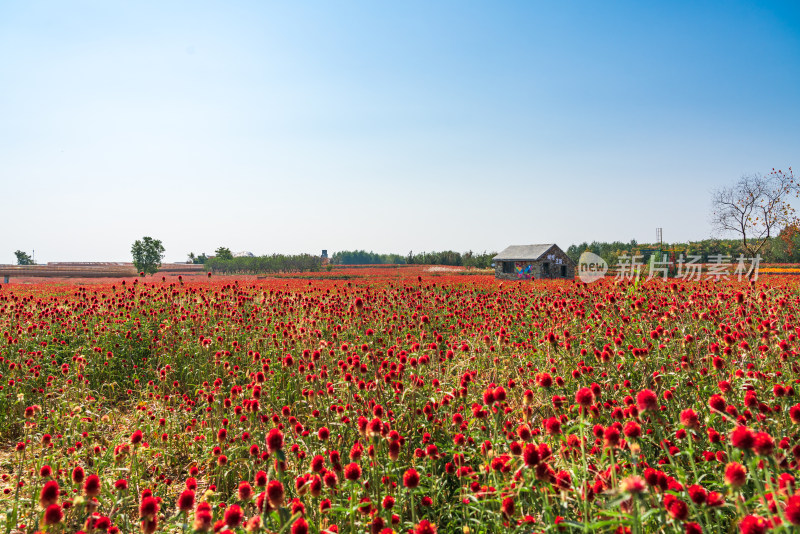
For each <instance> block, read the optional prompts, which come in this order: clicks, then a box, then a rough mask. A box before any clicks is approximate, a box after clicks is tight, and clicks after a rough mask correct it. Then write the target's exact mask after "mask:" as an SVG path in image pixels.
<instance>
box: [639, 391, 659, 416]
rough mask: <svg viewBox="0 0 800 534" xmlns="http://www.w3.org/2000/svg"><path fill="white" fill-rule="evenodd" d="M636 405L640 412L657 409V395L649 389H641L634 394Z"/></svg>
mask: <svg viewBox="0 0 800 534" xmlns="http://www.w3.org/2000/svg"><path fill="white" fill-rule="evenodd" d="M636 406H637V407H638V408H639V410H640V411H642V412H647V411H652V410H657V409H658V395H656V394H655V392H654V391H652V390H650V389H643V390H642V391H640V392H639V394H638V395H636Z"/></svg>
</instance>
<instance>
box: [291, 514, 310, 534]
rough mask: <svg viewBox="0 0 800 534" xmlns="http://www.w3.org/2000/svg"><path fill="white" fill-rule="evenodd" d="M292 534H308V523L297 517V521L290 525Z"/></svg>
mask: <svg viewBox="0 0 800 534" xmlns="http://www.w3.org/2000/svg"><path fill="white" fill-rule="evenodd" d="M291 532H292V534H308V523H307V522H306V520H305V519H303V518H302V517H298V518H297V520H296V521H295V522H294V523H292V530H291Z"/></svg>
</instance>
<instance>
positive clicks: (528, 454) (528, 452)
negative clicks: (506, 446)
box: [522, 443, 540, 467]
mask: <svg viewBox="0 0 800 534" xmlns="http://www.w3.org/2000/svg"><path fill="white" fill-rule="evenodd" d="M522 458H523V459H524V460H525V465H527V466H528V467H534V466H536V464H538V463H539V459H540V458H539V449H538V448H537V447H536V445H534V444H533V443H528V444H527V445H526V446H525V450H524V451H523V453H522Z"/></svg>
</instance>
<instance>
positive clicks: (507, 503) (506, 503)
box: [500, 497, 514, 517]
mask: <svg viewBox="0 0 800 534" xmlns="http://www.w3.org/2000/svg"><path fill="white" fill-rule="evenodd" d="M500 510H501V511H502V512H503V515H505V516H506V517H511V516H513V515H514V499H513V498H511V497H506V498H505V499H503V503H502V504H501V505H500Z"/></svg>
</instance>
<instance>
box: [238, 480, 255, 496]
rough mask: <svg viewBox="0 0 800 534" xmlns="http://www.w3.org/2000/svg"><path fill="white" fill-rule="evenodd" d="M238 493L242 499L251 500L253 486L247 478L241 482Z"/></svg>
mask: <svg viewBox="0 0 800 534" xmlns="http://www.w3.org/2000/svg"><path fill="white" fill-rule="evenodd" d="M237 493H238V497H239V500H240V501H249V500H250V498H251V497H252V496H253V487H252V486H251V485H250V483H249V482H247V481H246V480H242V481H241V482H239V489H238V491H237Z"/></svg>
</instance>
